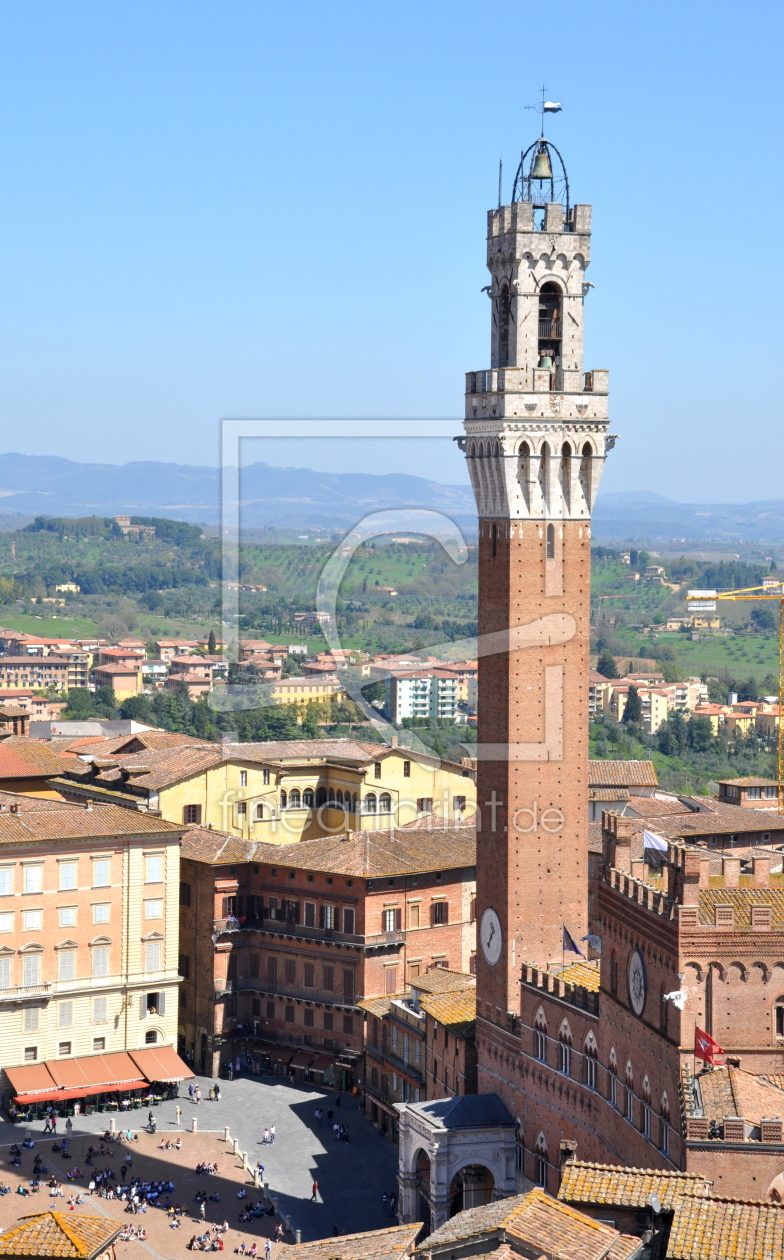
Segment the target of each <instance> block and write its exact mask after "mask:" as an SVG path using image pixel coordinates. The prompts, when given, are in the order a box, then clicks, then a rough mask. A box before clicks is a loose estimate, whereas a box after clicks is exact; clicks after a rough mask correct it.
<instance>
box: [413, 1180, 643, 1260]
mask: <svg viewBox="0 0 784 1260" xmlns="http://www.w3.org/2000/svg"><path fill="white" fill-rule="evenodd" d="M492 1233H496V1234H497V1236H498V1241H499V1242H500V1243H505V1242H506V1241H507V1239H513V1240H515V1242H516V1244H517V1245H515V1242H513V1243H512V1250H513V1251H515V1252H517V1253H520V1252H521V1250H523V1249H524V1254H528V1252H529V1251H532V1252H533V1254H535V1255H541V1254H542V1253H544V1254H546V1255H547V1256H548V1257H552V1258H553V1260H604V1258H605V1257H606V1256H607V1255H608V1253H609V1250H610V1248H611V1247H612V1246H614V1245H617V1248H618V1249H617V1250H616V1251H615V1252H614V1253H613V1255H614V1260H626V1257H629V1256H632V1255H634V1254H635V1253H636V1252H638V1251H639V1248H640V1239H639V1238H630V1237H629V1236H624V1235H622V1234H620V1233H619V1231H618V1230H615V1229H612V1228H610V1226H608V1225H603V1224H601V1222H600V1221H596V1220H593V1219H592V1217H590V1216H586V1215H585V1214H584V1213H583V1212H580V1211H578V1210H577V1209H576V1208H573V1207H571V1206H570V1205H569V1204H567V1203H564V1202H562V1201H561V1200H559V1199H553V1198H551V1196H550V1195H549V1194H547V1193H546V1192H545V1191H544V1190H540V1189H539V1188H538V1187H537V1188H536V1189H534V1190H530V1191H529V1192H528V1193H527V1194H522V1195H515V1196H514V1197H513V1198H510V1199H502V1200H500V1201H499V1202H496V1203H488V1204H487V1205H486V1206H484V1207H478V1208H470V1209H469V1210H468V1211H466V1212H459V1213H458V1215H457V1216H454V1217H452V1219H451V1220H450V1221H448V1222H447V1223H446V1224H445V1225H443V1226H442V1227H441V1228H440V1229H437V1230H435V1231H434V1233H432V1234H430V1235H429V1237H428V1238H426V1239H425V1241H424V1243H422V1244H421V1245H420V1247H419V1248H418V1251H419V1253H420V1254H421V1253H422V1252H424V1251H429V1250H431V1249H435V1248H440V1247H442V1246H446V1245H449V1244H450V1243H452V1244H457V1243H462V1244H463V1245H465V1244H467V1243H470V1240H471V1239H473V1238H481V1236H482V1235H485V1236H486V1235H487V1234H492ZM624 1237H627V1238H628V1242H622V1241H621V1240H622V1239H624ZM486 1254H488V1255H490V1254H494V1253H491V1252H489V1251H488V1252H487V1253H486Z"/></svg>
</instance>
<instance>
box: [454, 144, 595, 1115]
mask: <svg viewBox="0 0 784 1260" xmlns="http://www.w3.org/2000/svg"><path fill="white" fill-rule="evenodd" d="M590 246H591V207H590V206H587V205H571V204H570V201H569V185H568V180H567V176H566V171H565V169H564V166H563V163H562V161H561V158H560V155H559V154H558V152H557V150H556V149H555V146H554V145H553V144H552V143H550V142H549V141H547V140H545V139H544V138H543V137H542V138H540V139H539V140H538V141H536V142H535V143H534V144H533V145H531V147H530V148H529V149H528V150H527V151H526V153H524V154H523V157H522V158H521V162H520V166H519V168H518V171H517V175H516V178H515V182H514V190H513V194H512V202H511V204H510V205H506V206H499V208H498V209H497V210H491V211H490V213H489V214H488V230H487V266H488V269H489V271H490V277H491V283H490V285H489V286H488V290H487V291H488V296H489V298H490V302H491V322H492V339H491V347H492V348H491V363H492V367H490V368H489V369H488V370H485V371H480V372H469V373H468V376H467V381H466V419H465V434H466V436H465V437H463V438H461V439H460V445H461V448H462V449H463V450H464V452H465V455H466V459H467V461H468V468H469V472H470V476H471V483H472V486H473V490H474V495H475V498H476V503H477V509H478V513H479V634H480V658H479V719H478V737H477V738H478V794H477V801H478V804H479V811H480V819H479V827H478V837H477V839H478V863H477V864H478V871H477V886H478V888H477V918H478V929H479V939H478V941H477V976H478V980H477V986H478V998H479V1002H478V1008H479V1009H478V1014H479V1017H480V1021H481V1022H480V1031H479V1037H478V1040H479V1044H480V1067H481V1068H482V1069H484V1070H483V1071H482V1073H481V1075H480V1091H482V1092H486V1091H488V1090H493V1089H494V1088H495V1084H494V1073H493V1071H491V1070H490V1067H489V1063H488V1062H487V1058H488V1055H489V1054H490V1050H491V1048H492V1043H493V1042H494V1041H496V1042H497V1041H498V1040H499V1039H500V1040H503V1037H502V1036H501V1035H500V1030H501V1029H502V1028H504V1027H505V1026H506V1013H507V1011H514V1012H519V1010H520V984H519V978H520V969H521V966H522V964H523V963H525V962H531V963H535V964H536V965H538V966H539V967H541V968H548V967H549V968H550V969H551V970H553V969H556V968H560V967H561V965H562V940H563V937H562V932H563V927H566V929H567V930H568V932H569V933H570V934H571V936H572V937H573V938H574V939H575V940H576V941H578V942H579V941H580V938H581V937H583V936H585V934H586V932H587V930H588V928H587V909H588V878H587V805H588V782H587V779H588V651H589V616H590V559H591V552H590V548H591V528H590V526H591V510H592V508H593V504H594V501H595V498H596V493H597V489H598V486H599V481H600V478H601V474H602V469H603V465H604V459H605V454H606V452H607V450H608V449H609V448H610V447H611V446H612V445H613V441H614V439H613V438H612V437H610V436H607V433H606V430H607V388H608V373H607V372H606V371H593V372H585V371H584V370H583V316H584V310H585V299H586V294H587V293H588V291H589V289H590V287H591V286H590V285H588V284H586V280H585V274H586V269H587V267H588V264H589V260H590ZM581 948H583V949H585V946H584V945H583V946H581ZM586 953H587V950H586ZM566 961H567V962H568V961H572V962H574V961H577V960H576V958H575V956H574V955H573V954H572V955H568V954H567V957H566ZM494 1030H498V1034H499V1035H498V1036H495V1035H494ZM483 1033H484V1035H482V1034H483ZM494 1067H495V1073H496V1074H497V1072H498V1062H497V1060H496V1062H495V1065H494Z"/></svg>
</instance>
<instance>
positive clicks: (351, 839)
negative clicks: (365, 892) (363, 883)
mask: <svg viewBox="0 0 784 1260" xmlns="http://www.w3.org/2000/svg"><path fill="white" fill-rule="evenodd" d="M218 837H220V841H219V840H218ZM229 841H231V842H232V847H231V848H227V845H228V842H229ZM235 844H236V845H237V846H241V850H240V847H236V848H235V847H233V846H234V845H235ZM240 851H241V852H242V856H239V855H238V854H239V852H240ZM182 857H183V858H190V859H191V860H192V861H194V862H207V863H209V864H211V865H213V866H221V865H226V864H232V865H233V864H235V863H236V862H250V861H253V862H267V863H270V864H271V865H273V866H286V865H288V866H290V867H292V869H299V870H308V871H324V872H326V873H335V874H338V875H341V874H342V875H352V876H357V877H360V878H365V879H377V878H382V877H394V876H395V875H407V874H417V873H424V872H425V871H445V870H452V869H454V868H458V867H466V866H469V867H470V866H474V865H475V863H476V833H475V831H474V829H473V828H472V827H455V828H451V829H445V828H439V829H438V830H437V831H414V832H411V831H404V830H399V831H351V832H344V833H343V834H342V835H339V836H324V837H323V838H321V839H318V840H302V841H300V842H299V843H298V844H296V845H280V844H268V843H264V842H262V841H253V840H242V841H238V840H237V837H236V836H231V835H229V834H228V833H227V832H219V831H210V830H209V829H205V828H204V827H191V828H189V829H188V831H186V833H185V835H184V836H183V841H182Z"/></svg>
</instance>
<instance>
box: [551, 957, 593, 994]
mask: <svg viewBox="0 0 784 1260" xmlns="http://www.w3.org/2000/svg"><path fill="white" fill-rule="evenodd" d="M558 979H559V980H563V981H564V983H565V984H576V985H579V987H580V988H581V989H587V990H588V991H589V993H598V992H599V981H600V973H599V960H598V958H597V959H596V961H595V962H576V963H571V964H570V965H569V966H568V967H564V969H563V971H559V972H558Z"/></svg>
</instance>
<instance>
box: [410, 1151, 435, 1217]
mask: <svg viewBox="0 0 784 1260" xmlns="http://www.w3.org/2000/svg"><path fill="white" fill-rule="evenodd" d="M414 1179H415V1185H416V1196H417V1197H416V1203H417V1209H418V1214H417V1220H420V1221H422V1222H423V1223H424V1224H425V1226H426V1227H427V1231H428V1233H429V1232H430V1221H431V1211H430V1156H429V1155H428V1153H427V1151H423V1150H422V1149H421V1147H420V1149H419V1150H418V1151H417V1153H416V1159H415V1161H414Z"/></svg>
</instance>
